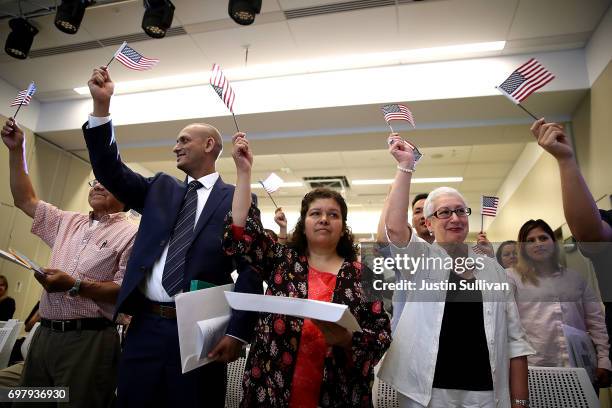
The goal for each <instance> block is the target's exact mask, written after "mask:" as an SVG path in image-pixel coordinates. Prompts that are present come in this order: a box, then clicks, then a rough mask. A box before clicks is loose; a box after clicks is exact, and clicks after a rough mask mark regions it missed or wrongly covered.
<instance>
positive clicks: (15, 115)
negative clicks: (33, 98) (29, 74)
mask: <svg viewBox="0 0 612 408" xmlns="http://www.w3.org/2000/svg"><path fill="white" fill-rule="evenodd" d="M24 98H25V96H24ZM22 106H23V98H21V102H19V106H18V107H17V110H16V111H15V114H14V115H13V122H14V123H17V122H15V118H16V117H17V114H18V113H19V109H21V107H22Z"/></svg>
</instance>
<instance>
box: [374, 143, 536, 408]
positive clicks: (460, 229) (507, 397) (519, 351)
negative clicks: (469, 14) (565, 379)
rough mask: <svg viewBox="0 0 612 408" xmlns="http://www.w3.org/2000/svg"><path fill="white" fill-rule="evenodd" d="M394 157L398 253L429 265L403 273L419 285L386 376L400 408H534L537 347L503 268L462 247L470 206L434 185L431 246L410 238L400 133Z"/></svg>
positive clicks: (390, 202)
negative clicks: (531, 368) (531, 364)
mask: <svg viewBox="0 0 612 408" xmlns="http://www.w3.org/2000/svg"><path fill="white" fill-rule="evenodd" d="M389 151H390V153H391V155H392V156H393V158H394V159H395V160H396V162H397V172H396V176H395V180H394V183H393V187H392V189H391V191H390V193H389V197H388V199H387V202H386V208H385V209H384V211H383V217H384V223H385V226H386V235H387V239H388V241H389V242H390V247H391V253H392V255H393V258H394V259H398V256H399V257H400V258H401V257H405V258H407V259H412V260H417V259H421V260H422V262H421V264H420V265H419V266H418V267H415V268H413V269H410V268H405V269H403V270H402V272H403V275H404V279H405V280H407V281H409V282H412V283H413V284H414V286H413V287H412V290H409V291H408V293H407V302H410V305H408V307H406V308H405V309H404V311H403V313H402V316H401V317H400V320H399V323H398V326H397V328H396V331H395V335H394V341H393V342H392V344H391V347H390V348H389V350H388V352H387V355H386V357H385V359H384V360H383V363H382V366H381V368H380V371H379V373H378V375H379V377H380V378H381V379H382V380H384V381H385V382H387V383H388V384H390V385H391V386H392V387H393V388H395V389H396V390H397V391H398V396H399V400H400V406H401V407H418V408H422V407H436V408H437V407H440V408H441V407H444V408H448V407H472V406H478V407H506V408H509V407H513V408H518V407H527V406H529V402H528V389H527V358H526V355H528V354H532V353H533V349H532V348H531V346H530V345H529V343H528V342H527V340H526V337H525V333H524V331H523V329H522V327H521V325H520V320H519V316H518V312H517V308H516V304H515V303H514V299H513V298H512V293H511V290H510V285H509V283H508V281H507V279H506V272H505V270H504V269H503V268H502V267H501V266H500V265H499V264H498V263H497V262H496V261H495V260H494V259H492V258H490V257H486V256H479V255H477V254H475V253H474V252H473V250H472V249H471V248H470V246H469V245H467V244H465V239H466V236H467V234H468V231H469V221H468V216H469V215H470V214H471V209H470V208H469V207H468V206H467V203H466V201H465V199H464V198H463V196H462V195H461V194H460V193H459V192H458V191H457V190H455V189H453V188H449V187H441V188H438V189H435V190H434V191H432V192H431V193H430V194H429V196H428V197H427V201H426V202H425V207H424V212H425V218H426V225H427V228H428V229H429V230H430V231H431V232H432V233H433V235H434V237H435V241H434V243H433V244H429V243H427V242H425V241H423V240H422V239H420V238H418V237H417V236H416V235H415V234H414V233H413V232H412V230H411V227H410V225H408V219H407V214H408V206H409V204H410V202H409V197H410V182H411V179H412V173H413V171H414V153H413V150H412V148H411V147H410V145H409V144H408V143H407V142H405V141H404V140H402V139H401V138H400V137H399V136H398V135H397V134H392V135H391V138H390V147H389ZM470 260H471V261H470ZM413 265H414V264H413Z"/></svg>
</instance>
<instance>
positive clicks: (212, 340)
mask: <svg viewBox="0 0 612 408" xmlns="http://www.w3.org/2000/svg"><path fill="white" fill-rule="evenodd" d="M229 321H230V315H227V316H221V317H214V318H212V319H208V320H200V321H199V322H198V343H197V349H198V350H201V351H200V358H201V359H203V358H206V356H207V355H208V353H210V352H211V351H212V349H213V348H214V347H215V346H216V345H217V343H218V342H219V341H220V340H221V339H222V338H223V336H224V335H225V330H227V325H228V324H229Z"/></svg>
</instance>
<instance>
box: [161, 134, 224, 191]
mask: <svg viewBox="0 0 612 408" xmlns="http://www.w3.org/2000/svg"><path fill="white" fill-rule="evenodd" d="M222 150H223V140H222V139H221V134H220V133H219V131H218V130H217V129H216V128H215V127H214V126H211V125H209V124H207V123H192V124H190V125H187V126H185V127H184V128H183V129H182V130H181V131H180V133H179V135H178V137H177V138H176V145H174V148H173V149H172V151H173V152H174V154H176V167H178V168H179V169H181V170H183V171H184V172H185V173H187V174H188V175H190V176H191V177H193V178H196V179H198V178H200V177H202V176H205V175H207V174H210V173H213V172H214V171H215V162H216V161H217V159H218V158H219V156H220V155H221V152H222Z"/></svg>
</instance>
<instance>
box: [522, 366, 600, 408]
mask: <svg viewBox="0 0 612 408" xmlns="http://www.w3.org/2000/svg"><path fill="white" fill-rule="evenodd" d="M529 404H530V406H531V407H532V408H566V407H572V408H595V407H599V399H598V398H597V395H596V394H595V390H594V389H593V385H592V384H591V380H590V379H589V375H588V374H587V372H586V370H585V369H584V368H568V367H529Z"/></svg>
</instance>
